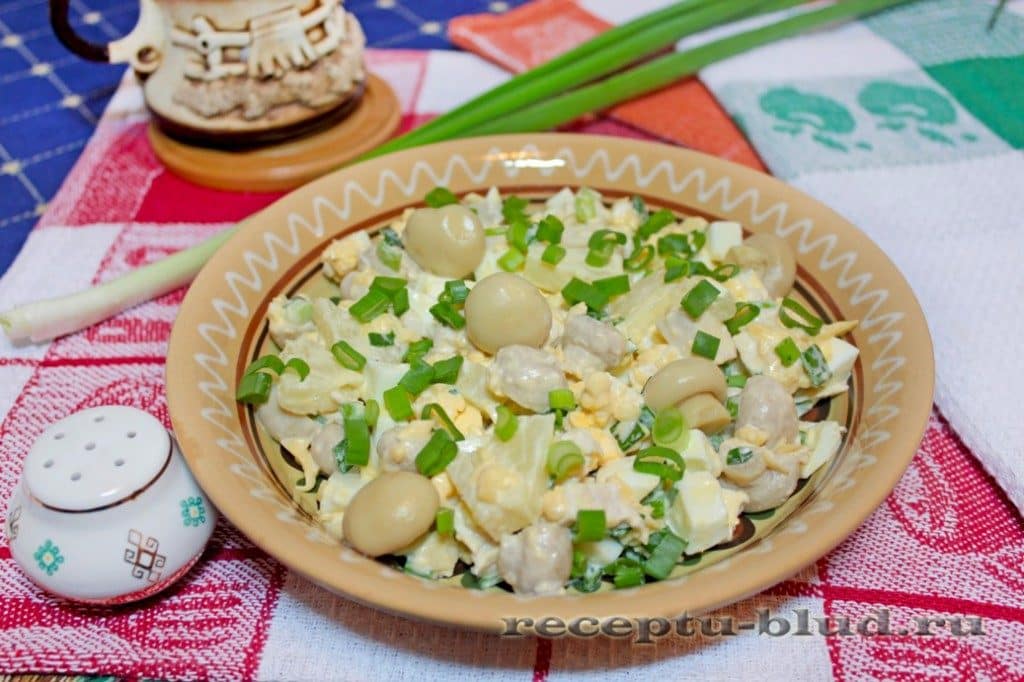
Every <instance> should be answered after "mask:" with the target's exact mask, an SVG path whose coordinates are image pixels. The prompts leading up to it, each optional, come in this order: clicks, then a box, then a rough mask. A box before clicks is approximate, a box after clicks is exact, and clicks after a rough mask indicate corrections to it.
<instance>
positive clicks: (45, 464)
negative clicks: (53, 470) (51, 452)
mask: <svg viewBox="0 0 1024 682" xmlns="http://www.w3.org/2000/svg"><path fill="white" fill-rule="evenodd" d="M52 466H53V460H52V459H48V460H46V461H45V462H43V468H44V469H49V468H50V467H52Z"/></svg>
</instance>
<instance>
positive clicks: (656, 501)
mask: <svg viewBox="0 0 1024 682" xmlns="http://www.w3.org/2000/svg"><path fill="white" fill-rule="evenodd" d="M678 495H679V491H678V490H677V489H676V488H675V487H669V488H667V489H666V488H665V487H664V486H658V487H657V488H655V489H654V490H652V491H651V493H650V494H649V495H648V496H647V497H645V498H644V499H643V501H642V502H641V504H646V505H647V506H648V507H650V508H651V517H652V518H655V519H662V518H665V510H666V509H668V507H670V506H671V505H672V503H673V502H674V501H675V499H676V497H677V496H678Z"/></svg>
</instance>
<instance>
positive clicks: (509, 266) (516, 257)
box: [498, 249, 526, 272]
mask: <svg viewBox="0 0 1024 682" xmlns="http://www.w3.org/2000/svg"><path fill="white" fill-rule="evenodd" d="M524 263H526V256H524V255H523V253H522V251H519V250H518V249H509V250H508V251H506V252H505V253H503V254H502V255H501V257H500V258H498V267H500V268H501V269H502V270H504V271H505V272H515V271H516V270H521V269H522V267H523V264H524Z"/></svg>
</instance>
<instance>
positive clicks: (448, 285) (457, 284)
mask: <svg viewBox="0 0 1024 682" xmlns="http://www.w3.org/2000/svg"><path fill="white" fill-rule="evenodd" d="M441 295H442V296H444V297H445V298H444V300H445V301H446V302H448V303H455V304H460V303H465V302H466V298H467V297H468V296H469V287H467V286H466V282H465V280H461V279H452V280H449V281H447V282H445V283H444V293H443V294H441Z"/></svg>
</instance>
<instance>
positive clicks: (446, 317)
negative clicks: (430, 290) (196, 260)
mask: <svg viewBox="0 0 1024 682" xmlns="http://www.w3.org/2000/svg"><path fill="white" fill-rule="evenodd" d="M430 314H431V315H433V316H434V317H435V318H436V319H437V321H438V322H440V323H441V324H443V325H445V326H448V327H451V328H452V329H462V328H463V327H465V326H466V318H464V317H463V316H462V315H461V314H460V313H459V311H458V310H456V309H455V306H453V305H452V304H451V303H435V304H434V305H432V306H430Z"/></svg>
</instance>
